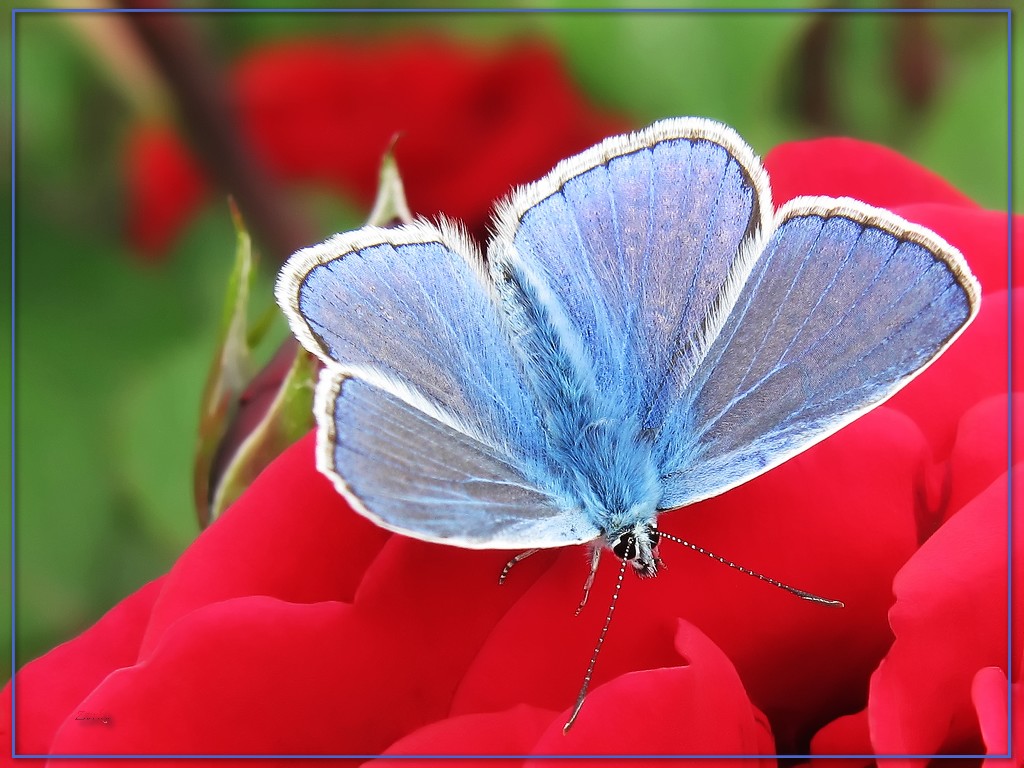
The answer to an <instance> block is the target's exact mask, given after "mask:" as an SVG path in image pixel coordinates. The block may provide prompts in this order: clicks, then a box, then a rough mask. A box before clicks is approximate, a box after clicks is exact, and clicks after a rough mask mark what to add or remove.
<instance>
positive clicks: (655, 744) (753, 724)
mask: <svg viewBox="0 0 1024 768" xmlns="http://www.w3.org/2000/svg"><path fill="white" fill-rule="evenodd" d="M675 646H676V651H677V653H679V655H680V656H682V657H683V663H682V664H681V665H680V664H679V662H678V660H677V661H676V663H675V664H674V665H673V666H671V667H664V668H661V669H648V670H643V671H640V672H631V673H629V674H625V675H622V676H620V677H616V678H615V679H613V680H610V681H609V682H607V683H605V684H604V685H601V686H599V687H597V688H595V689H594V690H592V691H591V693H590V695H589V696H588V697H587V700H586V702H585V703H584V705H583V709H582V710H581V711H580V714H579V717H578V718H577V719H576V722H575V723H574V724H573V726H572V728H571V729H570V730H569V732H568V733H563V731H562V726H563V724H564V723H565V720H566V719H567V718H568V716H569V713H570V711H571V710H570V709H566V710H565V711H564V712H563V713H562V717H561V718H558V719H557V720H556V722H554V723H552V724H551V726H550V727H549V728H548V730H547V732H546V733H545V734H544V735H543V736H542V737H541V739H540V740H539V741H538V742H537V744H536V745H535V746H534V749H533V752H534V754H536V755H573V754H581V755H602V754H603V755H609V754H626V755H770V754H773V753H774V746H775V745H774V742H773V740H772V735H771V730H770V728H769V726H768V724H767V721H766V720H765V718H764V716H763V715H762V714H761V713H760V712H758V711H757V708H756V707H754V705H753V704H751V703H750V699H749V698H748V697H747V694H746V691H744V690H743V684H742V683H741V682H740V679H739V676H738V675H737V674H736V670H735V668H734V667H733V666H732V664H731V663H730V661H729V659H728V658H727V657H726V655H725V654H724V653H722V651H721V649H719V648H718V647H717V646H715V644H714V643H713V642H712V641H711V640H710V639H709V638H708V637H707V636H705V635H704V634H703V633H701V632H700V631H699V630H698V629H697V628H696V627H694V626H693V625H691V624H689V623H687V622H685V621H680V622H678V626H677V629H676V636H675ZM550 762H551V763H552V764H553V763H554V761H550ZM630 762H633V761H630ZM636 762H637V763H638V764H639V762H640V761H636ZM754 762H755V763H756V762H766V763H770V764H774V761H773V760H764V761H754ZM546 764H549V761H548V760H543V759H537V760H532V761H530V765H531V766H534V765H546ZM616 764H617V765H621V764H623V763H622V762H617V763H616Z"/></svg>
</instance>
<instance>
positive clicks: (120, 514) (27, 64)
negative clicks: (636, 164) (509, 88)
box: [0, 11, 1021, 672]
mask: <svg viewBox="0 0 1024 768" xmlns="http://www.w3.org/2000/svg"><path fill="white" fill-rule="evenodd" d="M85 16H86V14H76V13H47V14H41V13H19V14H18V15H17V17H16V22H15V28H14V30H13V36H12V37H13V39H14V42H15V44H16V54H17V56H16V85H17V99H16V103H15V104H14V105H13V107H14V110H15V116H16V120H17V130H18V134H17V146H16V156H17V179H16V182H17V191H16V202H17V240H16V243H15V246H16V270H17V277H16V281H17V282H16V287H15V291H14V294H15V296H16V311H15V317H16V355H15V358H14V359H15V363H16V378H15V396H16V401H15V409H14V412H15V416H16V431H15V440H14V452H15V462H14V473H15V477H16V481H17V494H16V508H15V512H16V514H15V528H16V553H17V664H18V665H19V666H20V665H21V664H23V663H25V662H26V661H28V660H30V659H31V658H33V657H35V656H38V655H40V654H41V653H43V652H45V651H46V650H48V649H49V648H52V647H53V646H54V645H56V644H58V643H60V642H62V641H64V640H66V639H68V638H70V637H73V636H74V635H75V634H77V633H78V632H80V631H81V630H83V629H84V628H85V627H87V626H89V625H90V624H91V623H92V622H94V621H95V620H96V619H97V618H98V617H99V616H100V615H102V613H103V612H104V611H106V610H107V609H109V608H110V607H111V606H113V605H114V604H115V603H116V602H117V601H118V600H120V599H121V598H123V597H124V596H125V595H127V594H129V593H130V592H132V591H133V590H135V589H136V588H138V587H139V586H140V585H142V584H143V583H145V582H146V581H148V580H150V579H152V578H154V577H156V576H158V575H159V574H161V573H164V572H165V571H166V570H167V569H168V568H169V567H170V565H171V564H172V563H173V562H174V560H175V558H176V557H177V556H178V554H179V553H180V552H181V551H182V550H183V549H184V548H185V547H186V546H187V545H188V543H189V542H190V541H191V540H192V539H193V538H194V537H195V536H196V535H197V533H198V525H197V523H196V516H195V512H194V510H193V504H192V495H191V488H192V479H191V469H192V457H193V451H194V448H195V441H196V425H197V421H198V410H199V397H200V392H201V390H202V387H203V383H204V380H205V377H206V373H207V370H208V368H209V365H210V360H211V356H212V355H213V352H214V348H215V345H216V335H217V331H218V325H219V318H220V313H221V308H222V301H223V295H224V290H225V282H226V280H227V277H228V273H229V271H230V268H231V260H232V255H233V248H234V235H233V232H232V228H231V222H230V219H229V217H228V213H227V208H226V206H225V205H224V204H223V202H221V201H220V200H217V201H214V202H211V203H210V204H209V205H208V206H207V207H206V208H205V209H204V210H203V211H202V212H201V214H200V215H199V216H198V217H196V218H195V219H194V220H192V221H191V222H190V223H189V224H188V225H187V226H186V227H185V228H184V229H183V230H182V232H181V234H180V237H178V238H177V239H176V241H175V242H174V245H173V247H172V248H171V251H170V252H169V253H168V254H167V256H166V258H164V259H163V260H161V261H159V262H146V261H144V260H143V259H141V258H140V257H139V254H138V253H135V252H133V250H132V248H131V247H130V246H129V245H128V240H127V239H126V237H125V234H124V233H125V222H126V215H127V213H126V212H127V210H128V203H129V201H128V200H126V190H125V186H124V181H123V179H124V164H125V162H126V160H125V144H126V141H127V139H128V137H130V136H131V135H132V132H133V131H134V130H135V129H136V128H137V126H138V125H139V123H140V122H141V121H143V120H144V119H153V117H154V116H161V115H162V116H164V117H165V118H166V119H167V120H169V121H173V120H174V119H176V118H175V115H177V114H178V113H177V112H176V107H175V103H174V99H173V98H172V97H171V95H170V93H169V91H168V90H167V89H166V86H165V84H164V83H163V82H162V81H161V79H160V76H159V74H157V71H156V70H155V69H148V68H146V67H144V66H141V65H140V62H144V61H145V51H144V50H143V49H141V48H138V49H137V47H136V44H137V42H138V41H137V40H135V39H134V37H133V36H132V30H131V29H130V28H129V27H128V26H127V25H125V24H124V18H123V17H118V16H112V15H104V16H102V17H100V16H91V17H89V19H88V23H86V24H83V20H84V17H85ZM183 21H185V22H186V23H187V26H188V28H189V29H190V30H192V31H193V32H194V34H195V36H196V39H197V40H198V41H200V42H201V44H202V45H203V46H204V47H205V48H206V49H207V50H208V52H209V53H210V54H211V55H212V58H213V61H214V62H215V63H216V65H217V66H219V67H222V68H227V67H229V66H230V64H231V62H232V61H234V60H236V59H237V57H239V56H241V55H243V54H245V53H246V52H250V51H253V50H256V49H258V48H259V47H260V46H266V45H268V44H271V43H275V42H279V41H283V40H295V39H310V38H316V39H324V38H327V39H333V40H337V41H338V44H339V45H344V44H345V42H344V41H345V40H346V39H352V38H358V39H373V38H374V37H375V36H381V37H382V38H386V37H388V36H389V35H393V34H395V33H396V32H397V31H399V30H404V31H409V30H426V29H431V30H434V31H436V32H437V33H440V34H444V35H448V36H452V37H454V38H456V39H458V40H462V41H466V44H478V43H480V42H482V41H490V43H496V42H497V41H501V40H505V39H513V38H516V39H519V38H522V37H532V38H538V39H542V40H545V41H546V42H547V44H548V45H549V46H550V47H551V48H552V49H554V50H555V51H557V52H558V55H559V56H560V57H561V59H562V61H563V62H564V64H565V66H566V68H567V69H568V71H569V73H570V75H571V77H572V78H573V79H574V81H575V82H576V83H577V85H578V88H579V89H580V91H581V92H583V93H584V94H585V95H586V97H587V98H588V99H589V100H590V101H591V102H592V103H594V104H595V105H598V106H600V107H602V108H605V109H608V110H611V111H614V112H618V113H620V114H622V115H623V116H625V117H626V118H627V119H628V120H630V121H632V122H633V123H634V124H635V125H637V126H640V125H643V124H646V123H648V122H650V121H652V120H654V119H657V118H661V117H665V116H670V115H704V116H707V117H711V118H714V119H718V120H721V121H724V122H726V123H729V124H731V125H732V126H734V127H735V128H736V129H737V130H738V131H739V132H740V134H741V135H743V136H744V137H745V138H746V139H747V141H748V142H750V143H751V145H752V146H753V147H754V148H755V150H756V151H758V152H759V153H761V154H764V153H766V152H767V151H768V150H769V149H771V147H773V146H774V145H776V144H778V143H780V142H783V141H791V140H796V139H801V138H807V137H813V136H819V135H837V134H843V135H849V136H854V137H858V138H862V139H867V140H871V141H876V142H879V143H882V144H886V145H888V146H890V147H892V148H894V149H896V150H898V151H900V152H902V153H904V154H906V155H907V156H909V157H911V158H912V159H914V160H916V161H917V162H919V163H921V164H923V165H925V166H928V167H929V168H931V169H933V170H934V171H936V172H937V173H939V174H940V175H942V176H944V177H945V178H946V179H948V180H949V181H950V182H951V183H952V184H954V185H955V186H957V187H958V188H960V189H961V190H963V191H964V192H965V193H967V194H968V195H970V196H971V197H973V198H974V199H975V200H977V201H978V202H979V203H981V204H982V205H984V206H986V207H990V208H1005V206H1006V188H1007V173H1008V171H1007V150H1006V146H1007V71H1006V68H1007V17H1006V15H1005V14H980V13H973V14H957V15H952V14H938V13H928V14H921V15H916V16H911V15H907V14H880V13H870V14H812V13H803V12H799V11H794V12H789V13H777V14H758V13H750V12H748V13H735V14H733V13H709V12H700V13H680V14H669V13H657V14H646V13H633V12H622V13H611V14H602V13H582V14H576V13H542V14H514V15H513V14H499V15H491V14H488V15H480V14H457V15H425V14H412V15H380V14H359V15H348V14H315V15H309V14H270V13H260V14H216V15H200V14H190V15H188V17H187V18H184V19H183ZM100 26H102V27H105V29H103V30H100V31H98V27H100ZM7 44H9V43H7ZM136 54H137V55H139V56H140V57H141V58H138V59H133V58H131V57H132V56H135V55H136ZM122 55H124V56H128V58H127V59H121V58H119V57H121V56H122ZM10 58H11V57H10V56H6V55H5V56H3V57H2V59H0V60H2V61H3V64H0V66H3V67H5V68H9V66H10V64H9V62H10ZM125 62H128V63H127V64H126V63H125ZM133 62H134V63H133ZM8 74H9V72H8ZM1017 82H1018V83H1019V82H1020V78H1019V77H1018V78H1017ZM1017 103H1018V104H1019V103H1021V99H1020V97H1019V95H1018V98H1017ZM8 117H9V115H8ZM5 124H6V125H10V120H6V121H5ZM1018 124H1019V123H1018ZM153 183H154V184H159V183H161V179H154V180H153ZM1018 183H1019V180H1018ZM1019 189H1020V187H1019V185H1018V194H1017V197H1016V199H1017V200H1020V199H1021V196H1020V194H1019ZM4 194H5V195H6V194H10V193H9V192H4ZM289 194H290V195H294V196H295V199H300V197H301V199H303V200H304V201H308V202H307V204H308V208H307V213H308V214H309V215H310V216H311V217H312V219H313V220H314V225H315V227H316V228H317V232H316V235H317V236H319V237H322V236H326V235H327V234H329V233H331V232H333V231H336V230H340V229H344V228H347V227H352V226H354V225H356V224H358V223H359V222H360V221H361V220H362V219H363V218H365V215H366V213H367V211H366V210H365V209H361V208H359V207H358V206H353V205H352V204H351V203H348V202H346V201H345V200H342V199H340V198H335V197H333V196H331V195H328V194H326V193H324V192H323V191H322V190H321V191H315V190H314V191H310V190H301V189H290V190H289ZM258 247H259V242H257V248H258ZM261 266H262V270H263V273H262V275H261V277H260V279H259V281H258V283H257V285H256V289H255V295H254V304H255V306H254V311H256V312H259V311H262V310H265V309H266V307H267V306H268V304H269V303H270V302H271V301H272V299H271V294H270V290H271V285H272V273H273V271H274V268H275V264H274V263H273V260H272V259H264V263H263V264H262V265H261ZM4 279H5V280H7V279H10V278H9V277H5V278H4ZM5 295H7V294H6V293H5ZM2 318H3V319H2V321H0V322H3V323H4V324H5V328H4V329H3V331H2V333H0V339H2V340H3V341H2V343H3V344H4V345H8V344H9V339H10V334H9V333H8V331H9V328H8V327H6V324H8V323H9V322H10V319H9V315H8V313H2ZM284 335H285V329H284V325H283V322H279V323H278V326H277V328H276V329H275V330H274V333H273V334H272V339H271V342H275V341H279V340H280V339H281V338H283V336H284ZM272 349H273V343H271V344H269V345H268V350H265V352H264V354H266V353H267V351H272ZM8 351H9V348H8V349H6V350H5V351H4V352H3V353H0V354H2V356H3V358H4V359H7V357H8V354H7V352H8ZM6 381H7V380H6V379H5V382H6ZM5 386H6V383H5ZM3 418H5V419H7V418H9V416H8V415H5V416H4V417H3ZM3 466H4V472H5V473H6V472H8V470H7V467H9V466H11V465H10V464H9V463H7V462H4V464H3ZM4 479H5V482H7V483H9V482H10V477H9V476H6V477H5V478H4ZM5 572H9V569H5ZM4 620H5V621H6V620H7V617H6V615H5V619H4ZM2 635H3V637H5V638H6V637H7V636H8V635H9V632H7V631H4V632H3V633H2ZM4 658H5V659H9V658H10V653H7V654H5V656H4ZM8 672H9V670H8Z"/></svg>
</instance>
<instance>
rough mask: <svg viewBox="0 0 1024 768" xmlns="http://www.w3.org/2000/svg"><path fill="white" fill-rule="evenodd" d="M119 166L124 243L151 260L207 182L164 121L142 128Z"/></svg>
mask: <svg viewBox="0 0 1024 768" xmlns="http://www.w3.org/2000/svg"><path fill="white" fill-rule="evenodd" d="M124 167H125V169H126V172H127V178H126V179H125V186H126V187H127V196H128V241H129V243H130V244H131V246H132V247H133V248H136V249H138V250H139V252H140V253H142V255H144V256H146V257H147V258H149V259H155V258H156V257H157V256H158V255H159V254H160V252H161V251H163V250H164V249H165V248H167V247H168V246H169V245H170V244H171V242H172V241H173V240H174V238H175V237H176V236H177V235H178V234H180V233H181V231H182V230H183V229H184V228H185V225H186V224H187V222H188V220H189V219H190V218H191V217H192V215H193V213H194V212H195V209H196V208H197V207H198V206H199V204H200V202H201V201H202V198H203V195H204V194H205V191H206V183H205V181H204V180H203V176H202V173H201V172H200V170H199V168H198V167H197V166H196V164H195V162H194V161H193V160H192V156H191V155H190V154H189V152H188V150H186V149H185V147H184V146H183V145H182V143H181V141H180V140H179V139H178V137H177V135H176V134H175V133H174V131H172V130H171V129H170V128H168V127H167V126H163V125H146V126H143V127H141V128H139V129H138V130H137V131H136V132H135V133H134V134H133V135H132V136H131V137H130V138H129V140H128V146H127V147H126V148H125V162H124Z"/></svg>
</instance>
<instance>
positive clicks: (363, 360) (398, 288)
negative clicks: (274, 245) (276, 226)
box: [277, 223, 598, 547]
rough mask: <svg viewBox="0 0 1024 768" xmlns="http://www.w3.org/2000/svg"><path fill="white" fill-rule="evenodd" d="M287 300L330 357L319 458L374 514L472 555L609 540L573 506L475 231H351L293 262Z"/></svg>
mask: <svg viewBox="0 0 1024 768" xmlns="http://www.w3.org/2000/svg"><path fill="white" fill-rule="evenodd" d="M277 298H278V303H279V304H280V305H281V307H282V308H283V309H284V311H285V314H286V315H287V317H288V320H289V323H290V325H291V327H292V331H293V332H294V333H295V335H296V337H297V338H298V339H299V340H300V341H301V342H302V344H303V345H304V346H305V347H306V348H307V349H309V350H310V351H311V352H313V353H314V354H317V355H318V356H319V357H320V358H321V359H323V360H324V361H325V363H326V364H327V371H326V372H325V373H324V375H323V377H322V380H321V383H320V385H319V387H318V396H317V401H316V408H315V411H316V416H317V421H318V426H319V438H320V440H319V449H318V465H319V466H320V468H321V469H322V470H323V471H324V472H325V473H326V474H328V475H329V476H330V477H331V478H332V479H333V481H334V482H335V485H336V486H337V487H338V489H339V490H340V491H341V492H342V493H343V494H344V495H345V496H346V498H348V499H349V501H350V502H352V503H353V505H354V506H355V507H356V508H357V509H358V510H359V511H360V512H362V513H363V514H366V515H367V516H368V517H371V518H372V519H374V520H377V521H378V522H381V523H382V524H384V525H386V526H387V527H389V528H391V529H393V530H398V531H401V532H403V533H407V534H409V535H412V536H416V537H418V538H422V539H427V540H443V541H448V542H450V543H454V544H459V545H462V546H480V545H481V544H482V543H485V542H489V546H492V547H494V546H504V545H508V546H509V547H520V546H521V547H530V546H557V545H561V544H568V543H576V542H579V541H586V540H589V539H592V538H595V537H596V536H597V535H598V532H597V530H596V529H594V528H593V526H590V525H589V524H588V523H586V521H585V520H583V518H582V517H581V515H580V513H579V512H578V511H574V510H572V509H564V508H563V507H564V506H565V505H564V504H562V505H561V506H559V501H558V489H557V487H553V484H554V483H555V478H556V476H557V473H555V472H553V471H552V469H551V467H550V466H549V457H548V450H547V445H546V439H545V436H544V433H543V430H542V428H541V426H540V425H539V423H538V422H537V419H536V416H535V411H536V409H535V408H534V407H533V405H532V403H531V400H530V395H529V394H528V393H527V392H526V391H525V388H524V385H523V383H522V374H521V371H520V370H519V368H518V363H517V362H516V358H515V355H514V353H513V352H512V350H511V349H510V345H509V342H508V341H507V339H506V338H505V337H504V335H503V334H502V331H501V325H500V320H499V317H498V310H497V308H496V305H495V302H494V300H493V298H492V296H491V290H490V288H489V286H488V283H487V277H486V274H485V272H484V268H483V266H482V260H481V258H480V256H479V255H478V254H477V252H476V250H475V248H474V247H473V246H472V245H471V244H470V243H469V241H468V240H467V239H466V238H465V237H464V236H463V235H462V234H461V233H459V232H457V231H455V230H454V229H453V228H450V227H448V226H446V225H442V226H440V227H434V226H431V225H428V224H425V223H416V224H413V225H409V226H405V227H400V228H396V229H380V228H371V227H368V228H364V229H362V230H358V231H357V232H352V233H346V234H343V235H336V236H335V237H334V238H332V239H330V240H328V241H327V242H325V243H322V244H321V245H318V246H314V247H312V248H307V249H304V250H302V251H299V252H298V253H297V254H295V255H294V256H293V257H292V258H291V259H289V261H288V263H287V264H286V265H285V267H284V268H283V269H282V272H281V276H280V278H279V280H278V286H277ZM371 415H372V416H373V417H376V418H377V419H379V423H380V427H381V428H379V429H375V428H374V424H373V420H372V418H370V416H371ZM441 456H443V457H445V462H448V463H449V464H450V466H449V468H448V470H447V474H446V472H444V471H442V470H441V468H440V464H439V462H438V457H441ZM470 486H472V490H467V489H468V488H469V487H470ZM511 488H518V489H519V491H517V494H518V495H516V494H511V495H510V489H511ZM510 499H515V501H516V502H517V504H516V505H511V504H510ZM513 506H515V509H513V508H512V507H513ZM428 510H430V512H429V513H428ZM556 510H557V512H558V515H559V518H558V519H559V521H560V525H554V524H553V520H552V516H553V515H554V514H555V511H556ZM432 519H433V520H434V522H431V520H432ZM498 542H500V544H499V543H498ZM540 542H543V544H542V543H540Z"/></svg>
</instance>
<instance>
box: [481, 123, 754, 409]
mask: <svg viewBox="0 0 1024 768" xmlns="http://www.w3.org/2000/svg"><path fill="white" fill-rule="evenodd" d="M771 210H772V207H771V200H770V192H769V190H768V186H767V177H766V174H765V172H764V169H763V168H762V166H761V163H760V161H759V160H758V159H757V157H756V156H755V155H754V154H753V152H752V151H751V150H750V148H749V147H748V146H747V145H746V144H745V143H744V142H743V141H742V139H740V138H739V136H737V135H736V134H735V133H734V132H733V131H732V129H730V128H728V127H726V126H724V125H720V124H718V123H714V122H711V121H708V120H703V119H699V118H678V119H670V120H663V121H661V122H659V123H656V124H654V125H653V126H651V127H650V128H647V129H645V130H643V131H639V132H636V133H633V134H629V135H628V136H618V137H613V138H611V139H608V140H606V141H605V142H603V143H601V144H599V145H597V146H596V147H593V148H592V149H590V150H587V151H586V152H584V153H582V154H581V155H578V156H576V157H573V158H570V159H568V160H566V161H564V162H562V163H561V164H559V165H558V166H557V167H556V168H555V169H554V170H553V171H552V172H551V173H550V174H548V175H547V176H546V177H544V178H543V179H541V180H540V181H538V182H536V183H535V184H531V185H528V186H526V187H523V188H522V189H520V190H517V191H516V192H515V193H514V194H513V195H512V197H511V198H510V199H509V200H508V201H507V202H506V203H505V204H504V205H503V206H502V207H501V209H500V210H499V215H498V219H497V224H496V236H495V238H494V239H493V240H492V241H491V243H490V245H489V247H488V259H489V260H490V261H491V263H492V269H493V270H494V271H495V273H496V274H498V279H497V280H496V282H497V284H498V285H499V286H500V285H501V284H502V276H501V274H499V273H500V272H501V271H504V272H505V273H509V272H511V273H514V279H515V281H517V282H528V283H532V284H534V285H536V286H540V288H538V291H539V292H540V293H541V294H543V296H542V300H541V302H540V303H542V304H543V305H544V308H545V311H546V312H549V313H550V314H551V315H552V318H551V320H550V322H551V323H552V324H553V325H554V326H556V327H557V328H558V329H559V334H560V336H561V343H562V346H564V347H565V348H566V351H567V352H568V353H570V354H571V356H574V357H575V358H576V360H575V367H576V368H578V369H581V370H583V371H585V376H583V375H581V378H591V377H592V381H591V382H589V384H590V387H591V388H592V389H593V390H594V391H595V392H598V393H602V392H603V393H613V394H612V397H613V398H614V399H615V401H616V403H615V407H616V409H617V410H619V411H620V412H622V413H641V412H644V413H646V412H647V411H649V410H651V408H652V403H654V402H655V401H657V400H658V398H659V393H660V392H662V391H663V390H665V389H666V388H671V386H672V385H671V384H670V383H669V382H667V379H668V378H671V379H672V380H679V379H685V378H686V377H687V376H688V375H690V374H692V372H693V370H694V369H695V366H696V362H697V359H696V356H695V354H696V351H697V342H698V341H699V339H700V338H701V329H702V324H703V322H704V319H705V318H706V316H707V315H708V313H709V312H710V311H711V308H712V306H713V305H714V303H715V301H716V298H717V296H718V294H719V293H720V292H721V291H722V290H723V286H724V284H725V283H726V281H727V279H728V277H729V274H730V271H731V270H732V269H733V264H734V262H735V261H736V260H737V259H738V258H741V257H742V254H744V253H745V251H746V249H747V246H748V245H749V244H750V243H751V242H753V241H755V240H756V235H757V233H758V232H759V231H760V230H761V229H762V228H763V227H765V226H766V225H767V224H768V223H769V222H770V217H771ZM527 301H529V300H527ZM519 303H522V302H519ZM531 322H532V323H533V324H536V320H535V319H534V320H532V321H531ZM527 356H528V357H532V358H536V357H537V356H538V355H537V353H535V352H528V353H527Z"/></svg>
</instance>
